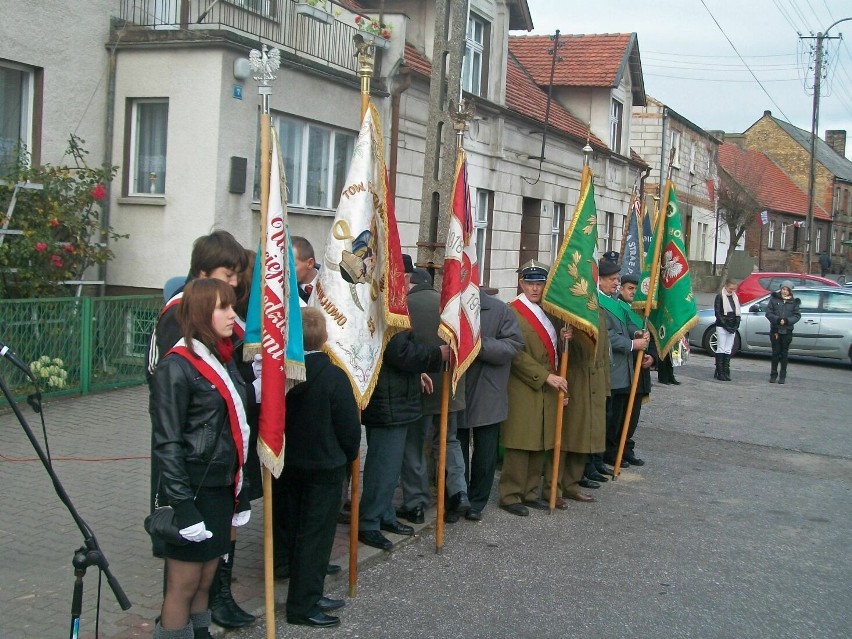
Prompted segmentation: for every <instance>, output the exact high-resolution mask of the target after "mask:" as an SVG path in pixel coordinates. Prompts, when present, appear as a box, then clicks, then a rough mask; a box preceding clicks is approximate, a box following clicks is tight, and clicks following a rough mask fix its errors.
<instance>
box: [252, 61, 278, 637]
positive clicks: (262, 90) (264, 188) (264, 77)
mask: <svg viewBox="0 0 852 639" xmlns="http://www.w3.org/2000/svg"><path fill="white" fill-rule="evenodd" d="M279 55H280V54H279V52H278V50H277V49H272V50H271V51H270V50H268V49H267V46H266V45H263V50H262V51H258V50H256V49H255V50H253V51H252V52H251V55H250V56H249V60H250V64H251V69H252V71H254V73H255V74H256V75H255V76H254V79H255V80H257V81H258V82H260V86H259V87H258V90H257V92H258V94H259V95H260V103H261V108H260V239H261V241H263V238H264V237H266V223H267V216H268V213H269V190H270V188H271V185H270V167H271V164H272V162H271V149H270V146H271V144H270V138H271V128H272V119H271V118H270V116H269V97H270V96H271V95H272V87H271V86H270V85H269V81H270V80H274V79H275V75H274V73H275V72H276V71H277V70H278V68H279V66H280V57H279ZM277 187H278V188H281V187H280V185H277ZM264 245H265V243H264ZM261 263H262V261H261ZM264 279H265V278H263V277H261V280H260V281H261V296H262V295H263V284H262V282H263V281H264ZM260 326H261V343H263V321H262V319H261V322H260ZM282 427H283V424H282ZM262 468H263V469H262V474H261V478H262V479H261V481H262V484H263V577H264V579H263V582H264V604H265V606H266V637H267V639H275V576H274V574H273V552H272V473H271V472H270V471H269V469H268V468H267V467H266V466H263V467H262Z"/></svg>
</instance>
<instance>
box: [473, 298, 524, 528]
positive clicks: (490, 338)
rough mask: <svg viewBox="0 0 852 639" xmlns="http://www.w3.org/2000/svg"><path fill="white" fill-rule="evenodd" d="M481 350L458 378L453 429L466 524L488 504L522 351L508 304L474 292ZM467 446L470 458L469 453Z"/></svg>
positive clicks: (521, 337) (519, 333) (518, 331)
mask: <svg viewBox="0 0 852 639" xmlns="http://www.w3.org/2000/svg"><path fill="white" fill-rule="evenodd" d="M479 322H480V335H481V339H482V345H481V347H480V349H479V354H478V355H477V356H476V359H474V360H473V362H472V363H471V365H470V367H469V368H468V369H467V371H466V372H465V375H464V383H465V404H466V406H465V410H464V413H463V416H462V417H461V419H460V421H459V425H458V440H459V444H460V446H461V452H462V458H463V459H464V472H465V478H466V480H467V486H468V490H467V494H468V497H469V499H470V510H468V511H467V514H465V519H467V520H469V521H480V520H481V519H482V511H483V510H484V509H485V506H486V504H487V503H488V497H489V496H490V494H491V487H492V485H493V484H494V474H495V471H496V470H497V451H498V446H499V441H500V422H502V421H503V420H504V419H506V417H507V415H508V414H509V396H508V393H507V392H506V389H507V387H508V384H509V375H510V373H511V368H512V359H513V358H514V357H515V355H517V354H518V353H519V352H520V351H521V350H522V349H523V348H524V336H523V334H522V333H521V327H520V326H519V325H518V320H517V318H516V317H515V314H514V313H513V312H512V311H511V310H510V309H509V306H508V304H506V303H505V302H502V301H500V300H499V299H498V298H496V297H494V296H492V295H489V294H488V293H486V291H485V290H484V289H482V288H480V289H479ZM471 443H472V444H473V452H472V453H471V450H470V447H471Z"/></svg>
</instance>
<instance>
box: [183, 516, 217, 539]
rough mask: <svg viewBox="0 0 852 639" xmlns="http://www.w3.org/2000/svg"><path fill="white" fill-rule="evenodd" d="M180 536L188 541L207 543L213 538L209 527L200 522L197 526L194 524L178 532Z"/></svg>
mask: <svg viewBox="0 0 852 639" xmlns="http://www.w3.org/2000/svg"><path fill="white" fill-rule="evenodd" d="M178 532H179V533H180V536H181V537H183V538H184V539H186V540H187V541H195V542H198V541H206V540H208V539H210V538H211V537H212V536H213V533H212V532H210V531H209V530H207V527H206V526H205V525H204V522H203V521H199V522H198V523H197V524H193V525H192V526H189V527H188V528H183V529H182V530H179V531H178Z"/></svg>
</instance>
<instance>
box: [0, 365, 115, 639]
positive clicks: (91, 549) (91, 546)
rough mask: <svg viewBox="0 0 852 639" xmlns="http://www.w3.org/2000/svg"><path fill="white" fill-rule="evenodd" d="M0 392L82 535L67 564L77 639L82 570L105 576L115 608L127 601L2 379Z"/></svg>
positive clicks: (91, 533)
mask: <svg viewBox="0 0 852 639" xmlns="http://www.w3.org/2000/svg"><path fill="white" fill-rule="evenodd" d="M0 388H2V390H3V395H4V396H5V397H6V401H8V402H9V406H11V407H12V411H13V412H14V413H15V417H17V418H18V422H19V423H20V424H21V427H22V428H23V429H24V433H26V435H27V438H28V439H29V440H30V443H31V444H32V446H33V449H34V450H35V452H36V454H37V455H38V458H39V459H40V460H41V463H42V465H43V466H44V468H45V470H46V471H47V474H48V475H49V476H50V480H51V481H52V482H53V489H54V490H55V491H56V494H57V496H58V497H59V500H60V501H61V502H62V503H63V504H65V507H66V508H67V509H68V512H69V513H70V514H71V518H72V519H73V520H74V523H75V524H77V528H79V529H80V532H81V533H83V544H84V545H83V546H81V547H80V548H78V549H77V550H75V551H74V557H73V558H72V560H71V565H72V566H74V577H75V579H74V592H73V595H72V598H71V632H70V635H69V637H70V638H71V639H77V637H78V635H79V631H80V613H81V612H82V609H83V576H84V575H85V574H86V568H88V567H89V566H97V567H98V569H99V570H100V571H101V572H102V573H103V574H104V575H106V578H107V583H108V584H109V587H110V588H111V589H112V593H113V595H115V598H116V601H118V605H119V606H121V609H122V610H128V609H129V608H130V605H131V604H130V600H129V599H128V598H127V595H126V594H124V590H122V588H121V585H120V584H119V583H118V580H117V579H116V578H115V577H114V576H113V574H112V572H111V571H110V569H109V562H108V561H107V559H106V556H105V555H104V553H103V551H102V550H101V548H100V546H99V545H98V540H97V539H96V538H95V533H94V532H92V529H91V528H90V527H89V525H88V524H87V523H86V522H85V520H84V519H83V518H82V517H81V516H80V513H78V512H77V509H76V508H75V507H74V504H73V503H72V502H71V498H70V497H69V496H68V493H66V492H65V488H64V487H63V486H62V482H60V481H59V477H58V476H57V475H56V473H55V472H54V470H53V466H52V465H51V463H50V460H49V459H48V458H47V456H46V455H45V454H44V451H43V450H42V448H41V445H40V444H39V442H38V440H37V439H36V438H35V435H34V434H33V431H32V429H31V428H30V425H29V424H28V423H27V420H26V419H25V418H24V416H23V414H22V413H21V411H20V409H19V408H18V405H17V403H16V402H15V400H14V398H13V397H12V393H11V392H9V387H8V386H6V382H5V381H4V380H3V377H2V376H0Z"/></svg>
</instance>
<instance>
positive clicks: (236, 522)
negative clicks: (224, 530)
mask: <svg viewBox="0 0 852 639" xmlns="http://www.w3.org/2000/svg"><path fill="white" fill-rule="evenodd" d="M250 518H251V511H250V510H243V511H240V512H238V513H234V516H233V517H231V525H232V526H233V527H234V528H239V527H240V526H245V525H246V524H247V523H248V522H249V519H250Z"/></svg>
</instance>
